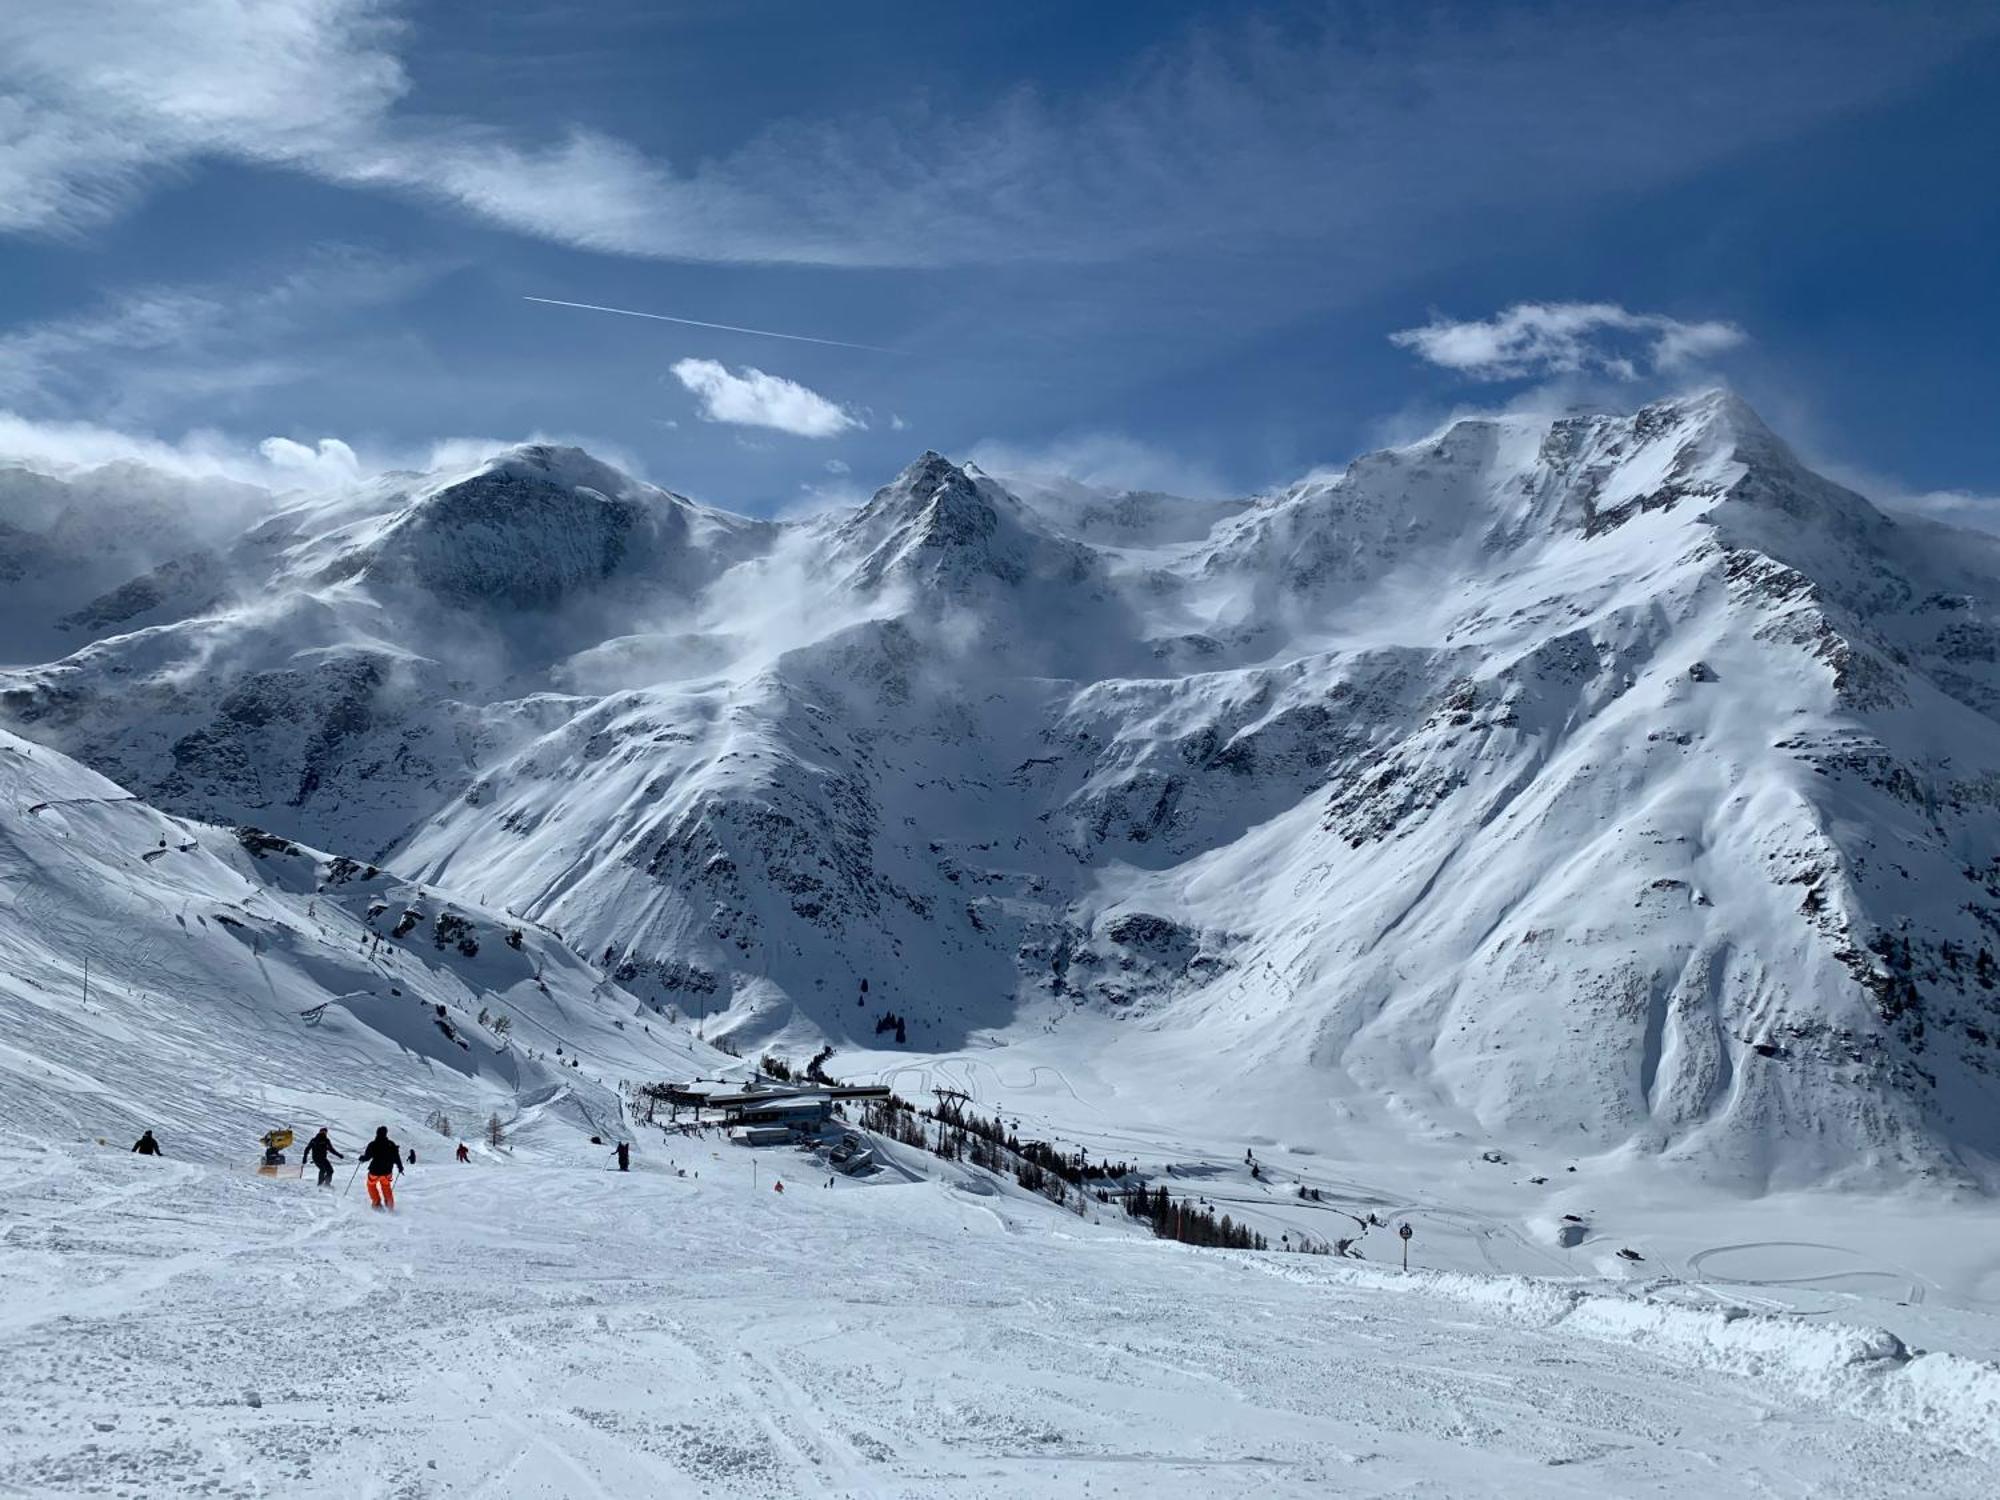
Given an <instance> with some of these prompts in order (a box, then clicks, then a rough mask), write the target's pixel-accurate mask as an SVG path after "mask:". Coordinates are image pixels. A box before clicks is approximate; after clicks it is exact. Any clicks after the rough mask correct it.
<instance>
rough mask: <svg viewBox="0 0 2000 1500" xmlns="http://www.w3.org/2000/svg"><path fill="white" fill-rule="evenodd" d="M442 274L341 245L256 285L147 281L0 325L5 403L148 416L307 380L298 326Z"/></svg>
mask: <svg viewBox="0 0 2000 1500" xmlns="http://www.w3.org/2000/svg"><path fill="white" fill-rule="evenodd" d="M432 274H433V272H432V271H431V270H430V269H429V268H426V267H424V266H420V265H415V264H401V263H395V262H390V261H386V260H383V259H381V258H380V257H377V256H374V255H369V254H366V253H363V252H359V251H355V250H351V249H346V248H342V247H337V246H336V247H330V248H325V249H322V250H320V251H319V252H318V253H316V254H315V255H313V256H312V257H310V258H309V259H308V260H306V261H305V262H304V263H303V264H301V265H299V266H297V267H295V268H294V269H292V270H291V271H289V272H287V273H286V274H284V275H281V276H277V277H275V278H273V279H270V280H267V281H264V282H261V283H256V284H251V285H242V284H222V283H207V284H174V285H159V286H145V287H138V288H135V289H133V290H130V291H127V292H125V293H123V294H120V295H117V296H113V297H107V298H105V299H103V300H101V301H100V302H98V303H97V304H96V305H94V306H92V307H89V308H86V309H84V310H82V311H79V312H76V313H73V314H68V315H65V316H62V317H57V318H50V319H46V320H44V321H41V322H38V323H30V324H27V325H25V326H23V327H20V328H16V329H14V330H12V331H10V332H7V333H4V334H0V405H6V406H12V407H14V408H16V409H17V410H21V411H24V412H26V413H27V414H29V415H32V416H42V417H51V418H63V417H70V416H75V415H78V414H82V413H88V414H89V415H91V416H92V417H94V418H96V419H98V420H101V421H110V422H117V423H124V424H128V425H132V426H138V427H145V426H150V425H152V424H153V423H154V421H155V420H156V419H157V418H158V417H159V416H160V415H161V414H162V413H163V412H164V411H166V410H167V409H169V408H185V407H187V406H189V405H208V406H212V407H226V406H227V405H228V403H229V400H230V398H231V397H232V396H236V395H240V394H243V393H245V392H248V391H250V390H254V389H258V388H268V387H271V386H274V385H282V384H285V383H288V382H290V381H293V380H297V379H301V378H305V377H306V376H308V375H309V374H311V373H312V366H311V365H310V364H309V363H307V362H305V361H303V360H302V359H301V358H300V357H299V356H298V354H297V353H296V352H295V346H296V343H297V340H298V336H299V335H300V333H301V332H302V331H303V330H306V329H309V328H312V327H314V326H316V325H318V324H320V323H322V322H324V321H326V320H335V321H338V320H340V319H342V318H344V317H345V316H347V315H349V314H351V313H352V312H354V311H355V310H356V309H359V308H364V307H371V306H381V305H383V304H385V303H389V302H392V301H394V300H396V299H397V298H399V297H401V296H403V295H405V294H407V293H408V292H410V291H412V290H413V289H415V288H416V287H418V286H420V285H422V284H423V283H424V282H425V281H426V280H427V279H428V278H429V277H430V276H431V275H432Z"/></svg>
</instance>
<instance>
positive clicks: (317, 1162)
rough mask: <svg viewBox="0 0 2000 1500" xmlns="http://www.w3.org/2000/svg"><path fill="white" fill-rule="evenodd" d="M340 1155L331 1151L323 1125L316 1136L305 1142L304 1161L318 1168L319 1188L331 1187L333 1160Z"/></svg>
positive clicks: (330, 1142)
mask: <svg viewBox="0 0 2000 1500" xmlns="http://www.w3.org/2000/svg"><path fill="white" fill-rule="evenodd" d="M340 1155H341V1153H340V1152H338V1151H336V1150H334V1149H333V1141H332V1139H331V1138H329V1137H328V1135H327V1133H326V1127H325V1126H324V1125H322V1126H320V1128H319V1134H318V1135H316V1136H314V1137H313V1138H312V1139H311V1140H309V1141H307V1142H306V1160H307V1161H309V1162H311V1163H312V1164H313V1165H314V1166H316V1167H318V1168H319V1185H320V1186H321V1187H332V1186H333V1158H334V1157H336V1156H340ZM343 1159H344V1158H343Z"/></svg>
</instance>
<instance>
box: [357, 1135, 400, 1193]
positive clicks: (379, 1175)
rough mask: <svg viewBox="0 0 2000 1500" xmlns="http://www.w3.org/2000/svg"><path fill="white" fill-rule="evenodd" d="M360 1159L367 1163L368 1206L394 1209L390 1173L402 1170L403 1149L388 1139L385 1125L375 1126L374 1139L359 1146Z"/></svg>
mask: <svg viewBox="0 0 2000 1500" xmlns="http://www.w3.org/2000/svg"><path fill="white" fill-rule="evenodd" d="M361 1159H362V1160H363V1161H365V1162H367V1163H368V1206H369V1207H370V1208H387V1209H394V1208H395V1206H396V1181H395V1178H394V1177H393V1176H392V1175H391V1174H392V1173H396V1172H400V1171H402V1170H403V1149H402V1147H400V1146H398V1145H397V1144H396V1143H395V1142H394V1141H392V1140H390V1139H389V1127H388V1126H387V1125H377V1126H376V1127H375V1139H374V1140H372V1141H370V1142H369V1143H368V1144H367V1145H366V1146H363V1147H362V1148H361Z"/></svg>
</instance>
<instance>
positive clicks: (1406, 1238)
mask: <svg viewBox="0 0 2000 1500" xmlns="http://www.w3.org/2000/svg"><path fill="white" fill-rule="evenodd" d="M1396 1237H1397V1238H1398V1239H1400V1240H1401V1241H1402V1242H1403V1269H1404V1270H1405V1271H1407V1270H1409V1269H1410V1226H1409V1225H1408V1224H1407V1223H1405V1224H1402V1225H1399V1226H1398V1227H1397V1229H1396Z"/></svg>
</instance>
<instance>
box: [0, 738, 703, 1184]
mask: <svg viewBox="0 0 2000 1500" xmlns="http://www.w3.org/2000/svg"><path fill="white" fill-rule="evenodd" d="M86 965H87V972H86ZM86 984H87V986H88V988H87V991H86ZM322 1007H323V1010H321V1011H320V1014H319V1015H318V1016H317V1018H316V1019H315V1018H313V1017H312V1016H311V1015H310V1014H309V1013H311V1012H313V1011H315V1010H316V1009H319V1008H322ZM482 1017H484V1018H486V1019H485V1020H482ZM498 1017H505V1018H506V1028H505V1030H504V1032H503V1030H500V1029H496V1028H495V1026H494V1025H493V1024H492V1022H493V1020H494V1019H495V1018H498ZM0 1018H4V1022H5V1025H4V1030H0V1119H4V1120H5V1121H6V1125H7V1128H8V1129H9V1130H10V1131H13V1132H18V1133H21V1134H25V1135H27V1136H29V1137H31V1138H32V1137H40V1138H45V1139H59V1140H72V1141H73V1140H78V1139H97V1138H103V1139H109V1140H111V1141H112V1143H113V1144H114V1145H117V1146H120V1147H121V1148H122V1147H124V1146H129V1145H130V1144H131V1138H132V1137H136V1136H137V1135H138V1133H139V1131H140V1130H142V1129H145V1128H149V1127H150V1128H152V1129H154V1130H155V1131H156V1132H157V1134H158V1136H159V1138H160V1140H161V1141H162V1142H163V1143H164V1144H165V1146H166V1149H167V1151H168V1153H169V1155H172V1156H175V1157H183V1158H191V1159H198V1160H223V1161H229V1160H236V1161H242V1162H249V1161H252V1160H254V1159H255V1154H256V1153H255V1149H254V1142H255V1141H256V1139H257V1137H259V1136H260V1135H262V1134H263V1132H264V1131H266V1130H269V1129H271V1128H273V1127H274V1126H277V1127H295V1128H296V1127H301V1126H306V1127H310V1126H314V1125H318V1124H322V1123H324V1124H329V1125H332V1126H334V1127H335V1132H336V1139H338V1140H341V1141H345V1142H349V1143H352V1142H354V1141H356V1140H357V1139H359V1138H363V1137H365V1136H366V1134H368V1133H369V1132H371V1131H372V1129H373V1127H374V1125H376V1124H381V1123H389V1124H392V1125H394V1126H395V1127H396V1129H397V1131H398V1132H399V1134H401V1135H402V1136H403V1138H404V1139H406V1140H413V1141H414V1140H416V1139H423V1140H425V1141H427V1142H428V1144H429V1145H430V1146H431V1148H432V1149H433V1150H434V1151H436V1153H437V1154H438V1155H439V1156H440V1157H442V1156H443V1154H444V1153H445V1151H447V1150H448V1149H450V1145H451V1144H452V1143H451V1141H449V1140H447V1139H440V1138H437V1135H436V1133H435V1132H433V1131H428V1130H420V1129H419V1127H420V1126H423V1125H424V1122H425V1121H426V1120H427V1119H429V1118H430V1117H431V1116H432V1115H433V1114H436V1113H442V1114H444V1115H446V1116H448V1117H449V1118H450V1119H452V1120H453V1121H454V1122H456V1124H457V1130H456V1134H457V1135H459V1136H462V1137H464V1138H466V1139H473V1138H476V1137H477V1135H478V1133H479V1129H480V1127H481V1126H482V1125H483V1124H484V1122H485V1121H486V1120H487V1119H488V1118H489V1117H490V1116H492V1115H495V1114H497V1115H498V1116H499V1117H500V1118H501V1120H502V1121H503V1122H504V1123H506V1124H508V1125H509V1127H510V1128H511V1127H512V1126H513V1125H514V1124H515V1123H516V1122H518V1121H520V1120H521V1119H523V1118H524V1117H537V1116H540V1115H542V1114H546V1113H550V1112H553V1114H554V1115H555V1116H556V1117H558V1118H560V1119H563V1120H567V1121H568V1122H569V1123H570V1124H571V1125H573V1126H576V1127H579V1128H581V1129H584V1130H592V1129H601V1130H602V1131H603V1132H604V1133H605V1134H607V1135H609V1134H614V1133H616V1132H617V1130H618V1126H619V1123H620V1119H621V1116H620V1104H619V1099H618V1095H617V1091H616V1085H617V1083H618V1082H619V1081H620V1080H621V1079H626V1078H630V1079H635V1080H636V1079H642V1078H657V1077H668V1076H671V1077H681V1076H687V1075H689V1074H691V1073H694V1072H700V1071H707V1072H709V1073H710V1074H711V1075H713V1073H714V1072H715V1071H716V1070H717V1069H718V1068H719V1067H727V1066H729V1065H730V1063H731V1060H730V1059H728V1058H725V1057H722V1056H720V1055H719V1054H716V1053H714V1052H713V1051H712V1050H710V1049H708V1048H706V1047H703V1046H701V1045H699V1044H698V1043H695V1042H693V1041H692V1039H690V1038H689V1037H688V1036H687V1035H686V1033H685V1031H680V1030H677V1029H676V1028H675V1027H673V1026H672V1025H671V1024H669V1022H668V1021H667V1019H666V1018H665V1017H663V1016H661V1015H659V1014H657V1013H656V1012H654V1011H653V1010H651V1009H650V1008H647V1007H644V1006H642V1005H641V1004H640V1003H639V1002H638V1001H637V1000H635V999H634V998H633V997H632V996H630V995H628V994H626V993H624V992H623V991H621V990H619V989H618V988H617V987H616V986H615V985H612V984H610V983H609V982H607V981H606V980H605V979H604V977H603V976H602V975H601V974H599V973H598V972H597V971H596V970H594V969H592V968H591V967H590V966H588V965H587V964H585V963H583V962H582V961H581V960H580V959H578V958H576V957H575V956H574V955H573V954H572V953H571V952H570V951H569V950H568V949H567V948H566V947H564V946H563V945H562V943H561V942H560V941H558V940H557V939H556V938H554V936H553V935H551V934H550V933H548V932H546V931H543V930H542V929H540V928H538V927H536V926H534V925H533V924H532V923H525V922H517V921H515V920H514V919H512V918H509V917H508V916H506V915H505V914H504V913H499V912H494V911H491V910H488V909H485V908H482V907H480V906H478V905H476V904H473V903H469V902H465V901H461V900H456V899H452V898H450V897H447V896H445V895H442V894H440V893H436V892H432V891H428V890H425V889H423V888H420V887H416V886H413V885H411V884H409V883H408V882H405V881H402V880H400V879H398V878H396V877H394V876H391V875H388V874H386V873H385V872H382V871H379V870H376V869H374V868H372V867H369V866H366V865H363V864H360V863H358V862H356V861H352V860H347V859H343V858H340V857H337V856H328V855H324V854H321V853H319V852H317V851H314V850H311V849H307V848H305V847H303V846H300V845H296V844H292V843H290V842H289V841H287V840H283V839H279V838H277V837H275V836H272V835H266V834H262V833H260V832H258V831H256V830H250V829H242V830H234V831H232V830H227V829H219V828H214V827H210V826H205V825H201V824H196V823H192V822H189V821H187V820H185V819H182V818H178V817H175V816H172V815H169V814H163V813H160V812H157V811H156V810H154V809H153V808H151V807H149V806H147V805H146V804H145V803H143V802H140V801H138V800H136V799H135V798H133V797H132V796H131V795H130V794H129V793H126V792H125V791H123V790H122V789H121V788H119V787H117V786H116V785H114V784H113V783H111V782H108V781H106V780H105V779H104V778H103V777H101V776H98V775H96V774H95V773H94V772H90V771H87V770H84V769H83V768H82V767H80V766H77V765H76V764H75V763H73V762H70V761H68V760H66V759H65V758H63V757H61V756H59V755H57V754H56V753H54V752H52V751H49V750H47V749H44V748H41V747H38V746H34V745H30V744H28V743H26V742H24V741H21V740H19V739H17V738H15V737H14V736H12V735H4V734H0Z"/></svg>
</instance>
